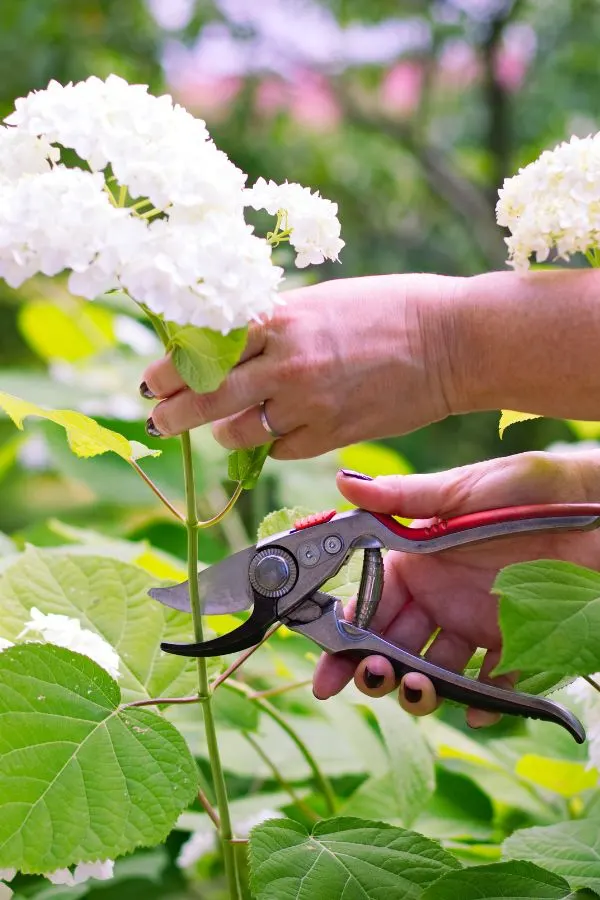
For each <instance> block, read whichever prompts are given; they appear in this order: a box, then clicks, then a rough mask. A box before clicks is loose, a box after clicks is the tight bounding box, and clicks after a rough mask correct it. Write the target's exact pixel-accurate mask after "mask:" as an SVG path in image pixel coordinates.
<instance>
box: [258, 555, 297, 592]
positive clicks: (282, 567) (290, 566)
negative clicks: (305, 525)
mask: <svg viewBox="0 0 600 900" xmlns="http://www.w3.org/2000/svg"><path fill="white" fill-rule="evenodd" d="M248 577H249V578H250V584H251V585H252V587H253V588H254V590H255V591H257V592H258V593H259V594H262V595H263V597H283V596H284V595H285V594H287V593H288V592H289V591H290V590H291V589H292V588H293V586H294V584H295V583H296V578H297V577H298V566H297V565H296V561H295V559H294V557H293V556H292V555H291V553H288V551H287V550H284V549H283V548H281V547H277V548H273V549H271V548H268V547H266V548H265V549H264V550H259V552H258V553H257V554H256V556H255V557H254V559H253V560H252V562H251V563H250V568H249V570H248Z"/></svg>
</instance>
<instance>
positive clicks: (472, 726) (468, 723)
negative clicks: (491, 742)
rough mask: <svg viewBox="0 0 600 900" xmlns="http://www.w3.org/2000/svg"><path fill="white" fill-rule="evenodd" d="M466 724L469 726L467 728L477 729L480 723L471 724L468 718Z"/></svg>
mask: <svg viewBox="0 0 600 900" xmlns="http://www.w3.org/2000/svg"><path fill="white" fill-rule="evenodd" d="M467 725H468V726H469V728H472V729H473V731H477V729H478V728H481V725H471V723H470V722H469V720H468V719H467Z"/></svg>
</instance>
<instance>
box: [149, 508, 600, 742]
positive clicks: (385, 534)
mask: <svg viewBox="0 0 600 900" xmlns="http://www.w3.org/2000/svg"><path fill="white" fill-rule="evenodd" d="M599 526H600V503H587V504H585V503H566V504H546V505H532V506H515V507H505V508H503V509H492V510H485V511H482V512H477V513H470V514H468V515H462V516H457V517H455V518H450V519H447V520H444V519H436V520H434V521H433V522H432V523H431V524H429V525H426V526H422V527H413V526H407V525H403V524H401V523H400V522H399V521H397V520H396V519H395V518H393V517H392V516H388V515H383V514H378V513H371V512H367V511H366V510H364V509H356V510H352V511H351V512H343V513H336V511H335V510H329V511H327V512H322V513H318V514H315V515H312V516H308V517H306V518H303V519H300V520H298V521H297V522H295V523H294V527H293V528H292V529H290V530H289V531H283V532H281V533H279V534H275V535H271V536H270V537H268V538H266V539H265V540H262V541H259V542H258V543H257V544H255V545H254V546H251V547H248V548H247V549H245V550H241V551H240V552H238V553H235V554H233V555H232V556H230V557H229V558H228V559H226V560H224V561H223V562H220V563H217V564H216V565H213V566H210V567H208V568H207V569H204V570H203V571H202V572H200V573H199V574H198V587H199V591H200V598H201V601H202V603H203V610H204V612H205V613H206V614H208V615H219V614H226V613H236V612H241V611H243V610H248V609H252V612H251V614H250V616H249V617H248V619H247V620H246V621H245V622H243V624H241V625H240V626H239V627H238V628H235V629H234V630H233V631H231V632H229V634H226V635H223V636H221V637H217V638H214V639H212V640H208V641H203V642H202V643H195V644H173V643H163V644H162V645H161V647H162V649H163V650H164V651H165V652H167V653H174V654H177V655H179V656H220V655H226V654H228V653H235V652H238V651H241V650H245V649H247V648H249V647H252V646H254V645H256V644H258V643H260V641H261V640H262V639H263V638H264V637H265V635H266V634H267V631H268V630H269V629H270V628H271V626H273V625H275V624H276V623H284V624H285V625H287V626H288V628H291V629H292V630H293V631H297V632H299V633H300V634H303V635H305V636H306V637H308V638H310V639H311V640H312V641H314V643H315V644H317V645H318V646H319V647H321V648H322V649H323V650H325V651H326V652H327V653H333V654H337V653H341V654H344V655H347V656H350V657H351V658H353V659H355V660H357V661H358V660H360V659H363V658H364V657H366V656H370V655H372V654H377V655H380V656H385V657H386V659H388V660H389V661H390V663H391V664H392V666H393V667H394V671H395V672H396V675H397V676H398V678H401V677H403V676H404V675H406V674H407V673H408V672H420V673H422V674H423V675H426V676H427V677H428V678H429V679H431V681H432V682H433V684H434V686H435V689H436V692H437V694H438V696H439V697H444V698H447V699H450V700H454V701H456V702H458V703H461V704H465V705H468V706H474V707H477V708H479V709H484V710H489V711H492V712H500V713H506V714H508V715H516V716H525V717H528V718H532V719H544V720H546V721H549V722H554V723H556V724H558V725H562V726H563V727H564V728H566V729H567V731H568V732H569V733H570V734H571V735H572V736H573V737H574V738H575V740H576V741H577V742H578V743H583V741H584V740H585V731H584V729H583V726H582V724H581V722H579V720H578V719H577V718H576V717H575V716H574V715H573V714H572V713H571V712H570V711H569V710H568V709H566V708H565V707H563V706H561V705H560V704H559V703H555V702H553V701H551V700H547V699H545V698H543V697H536V696H532V695H529V694H524V693H519V692H517V691H511V690H506V689H504V688H500V687H496V686H494V685H489V684H485V683H483V682H480V681H475V680H474V679H472V678H467V677H465V676H464V675H459V674H457V673H456V672H451V671H449V670H446V669H444V668H442V667H440V666H436V665H434V664H433V663H431V662H429V661H428V660H426V659H425V658H424V657H422V656H419V655H417V654H414V653H410V652H408V651H407V650H405V649H404V648H403V647H400V646H398V645H396V644H394V643H391V642H390V641H387V640H386V639H385V638H384V637H381V636H380V635H378V634H376V633H374V632H373V631H370V630H369V624H370V622H371V620H372V618H373V615H374V613H375V611H376V609H377V606H378V604H379V601H380V599H381V594H382V590H383V581H384V568H383V557H382V550H383V549H388V550H400V551H402V552H404V553H438V552H441V551H444V550H449V549H452V548H455V547H459V546H463V545H465V544H474V543H477V542H485V541H488V540H492V539H495V538H501V537H506V536H513V535H517V534H532V533H534V532H561V531H590V530H592V529H594V528H598V527H599ZM355 551H362V552H363V554H364V556H363V568H362V576H361V581H360V587H359V590H358V595H357V601H356V610H355V615H354V619H353V621H347V620H346V619H345V618H344V611H343V607H342V603H341V601H340V600H338V599H337V598H336V597H333V596H331V595H330V594H327V593H324V592H323V591H321V590H320V589H321V587H322V586H323V585H324V584H325V583H326V582H327V581H328V580H329V579H330V578H332V577H333V576H334V575H336V574H337V573H338V572H339V570H340V569H341V568H342V566H343V565H344V563H345V562H347V561H348V559H349V557H350V556H351V554H352V553H354V552H355ZM150 595H151V596H152V597H153V598H154V599H156V600H158V601H160V602H161V603H163V604H164V605H166V606H169V607H171V608H173V609H177V610H181V611H184V612H191V607H190V597H189V586H188V582H187V581H185V582H183V583H182V584H178V585H175V586H173V587H167V588H153V589H152V590H151V591H150ZM448 602H449V603H451V602H452V598H451V597H449V598H448Z"/></svg>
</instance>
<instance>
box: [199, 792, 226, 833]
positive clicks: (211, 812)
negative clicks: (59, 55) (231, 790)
mask: <svg viewBox="0 0 600 900" xmlns="http://www.w3.org/2000/svg"><path fill="white" fill-rule="evenodd" d="M198 802H199V803H200V806H202V808H203V809H204V811H205V813H206V815H207V816H208V818H209V819H210V820H211V822H212V823H213V825H214V826H215V828H216V829H217V831H218V832H219V834H220V833H221V820H220V819H219V814H218V812H217V811H216V809H215V808H214V806H213V805H212V803H211V802H210V800H209V799H208V797H207V796H206V794H205V793H204V791H203V790H202V789H201V788H198Z"/></svg>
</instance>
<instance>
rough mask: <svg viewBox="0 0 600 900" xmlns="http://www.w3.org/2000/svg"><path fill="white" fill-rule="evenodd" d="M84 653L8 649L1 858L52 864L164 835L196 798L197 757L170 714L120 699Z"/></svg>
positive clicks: (0, 692) (0, 663)
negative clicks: (124, 703)
mask: <svg viewBox="0 0 600 900" xmlns="http://www.w3.org/2000/svg"><path fill="white" fill-rule="evenodd" d="M120 701H121V696H120V692H119V687H118V685H117V683H116V682H115V681H113V679H112V678H110V676H109V675H108V674H107V673H106V672H105V671H104V669H102V668H101V667H100V666H98V665H97V664H96V663H94V662H92V660H90V659H88V658H87V657H85V656H81V655H79V654H76V653H72V652H71V651H70V650H64V649H63V648H61V647H53V646H49V645H38V644H27V645H22V646H16V647H12V648H10V649H9V650H5V651H4V652H3V653H1V654H0V717H1V720H2V728H1V729H0V868H4V867H10V866H14V867H16V868H17V869H20V870H21V871H23V872H52V871H54V870H55V869H59V868H64V867H66V866H70V865H72V864H73V863H75V862H80V861H94V860H98V859H107V858H114V857H115V856H119V855H122V854H124V853H129V852H131V851H132V850H134V849H135V848H136V847H139V846H148V845H151V844H156V843H159V842H160V841H162V840H164V839H165V838H166V836H167V834H168V833H169V831H170V830H171V829H172V828H173V826H174V825H175V823H176V821H177V817H178V816H179V814H180V813H181V812H182V810H183V809H185V808H186V807H187V806H188V804H189V803H190V802H191V801H192V799H193V798H194V796H195V793H196V790H197V785H198V777H197V770H196V765H195V763H194V760H193V758H192V756H191V754H190V752H189V750H188V748H187V746H186V744H185V741H184V740H183V738H182V736H181V735H180V734H179V732H178V731H177V730H176V729H175V728H173V726H172V725H171V724H170V723H169V722H167V721H166V720H165V719H164V718H163V717H162V716H159V715H157V714H156V713H154V712H149V711H148V710H143V709H120V708H119V704H120Z"/></svg>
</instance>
